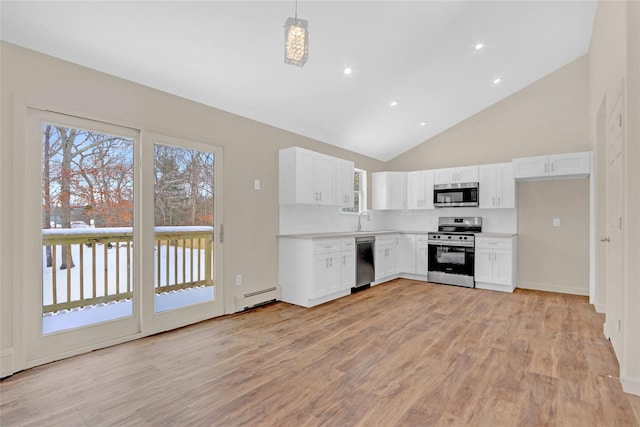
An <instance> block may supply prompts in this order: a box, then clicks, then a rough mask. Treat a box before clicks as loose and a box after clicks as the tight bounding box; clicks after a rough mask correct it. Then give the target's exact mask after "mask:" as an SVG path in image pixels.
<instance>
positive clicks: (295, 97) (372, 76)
mask: <svg viewBox="0 0 640 427" xmlns="http://www.w3.org/2000/svg"><path fill="white" fill-rule="evenodd" d="M0 7H1V16H2V17H1V27H0V28H1V37H2V39H3V40H5V41H8V42H10V43H14V44H17V45H20V46H24V47H26V48H29V49H33V50H36V51H39V52H43V53H46V54H49V55H52V56H55V57H58V58H62V59H65V60H68V61H71V62H74V63H77V64H80V65H83V66H86V67H90V68H93V69H96V70H99V71H102V72H106V73H109V74H112V75H115V76H118V77H122V78H125V79H127V80H131V81H134V82H138V83H141V84H143V85H146V86H150V87H153V88H156V89H160V90H163V91H166V92H169V93H172V94H175V95H179V96H182V97H184V98H188V99H191V100H194V101H197V102H201V103H203V104H206V105H210V106H212V107H215V108H219V109H221V110H225V111H228V112H231V113H235V114H238V115H241V116H244V117H248V118H251V119H254V120H257V121H260V122H263V123H266V124H269V125H272V126H276V127H278V128H282V129H285V130H288V131H291V132H295V133H298V134H300V135H304V136H307V137H310V138H314V139H317V140H320V141H323V142H326V143H329V144H333V145H336V146H340V147H343V148H346V149H348V150H352V151H355V152H358V153H361V154H364V155H367V156H370V157H373V158H376V159H379V160H382V161H387V160H390V159H391V158H393V157H395V156H397V155H399V154H401V153H403V152H405V151H407V150H409V149H411V148H412V147H414V146H416V145H418V144H420V143H422V142H424V141H426V140H428V139H429V138H431V137H433V136H435V135H437V134H439V133H441V132H443V131H444V130H446V129H448V128H450V127H452V126H455V125H456V124H457V123H459V122H461V121H463V120H464V119H466V118H467V117H469V116H471V115H473V114H475V113H477V112H479V111H481V110H483V109H485V108H487V107H488V106H490V105H492V104H494V103H496V102H498V101H500V100H501V99H503V98H505V97H507V96H509V95H510V94H512V93H514V92H517V91H518V90H520V89H522V88H523V87H525V86H527V85H529V84H531V83H533V82H534V81H536V80H538V79H540V78H542V77H544V76H545V75H547V74H549V73H551V72H553V71H554V70H556V69H558V68H561V67H562V66H564V65H566V64H568V63H569V62H571V61H573V60H574V59H576V58H578V57H580V56H582V55H584V54H586V53H587V51H588V48H589V42H590V39H591V31H592V27H593V22H594V17H595V10H596V2H595V1H591V0H583V1H304V0H300V1H299V2H298V18H301V19H306V20H308V21H309V40H310V41H309V59H308V61H307V63H306V64H305V65H304V67H295V66H292V65H286V64H285V63H284V49H283V45H284V29H283V25H284V22H285V20H286V19H287V18H288V17H290V16H293V15H294V10H295V1H196V2H191V1H139V2H130V1H126V2H125V1H113V2H91V1H83V2H79V1H68V2H64V1H41V2H39V1H2V2H1V6H0ZM480 44H482V45H483V46H482V48H478V49H476V47H478V45H480ZM345 68H350V69H351V74H348V75H347V74H345V73H344V70H345ZM498 79H499V82H498ZM394 102H395V103H396V104H395V105H392V104H393V103H394Z"/></svg>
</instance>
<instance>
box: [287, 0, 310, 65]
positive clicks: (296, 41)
mask: <svg viewBox="0 0 640 427" xmlns="http://www.w3.org/2000/svg"><path fill="white" fill-rule="evenodd" d="M308 26H309V22H308V21H306V20H304V19H298V0H296V13H295V18H287V20H286V21H285V23H284V63H285V64H291V65H296V66H298V67H302V66H303V65H304V63H305V62H307V58H308V57H309V30H308Z"/></svg>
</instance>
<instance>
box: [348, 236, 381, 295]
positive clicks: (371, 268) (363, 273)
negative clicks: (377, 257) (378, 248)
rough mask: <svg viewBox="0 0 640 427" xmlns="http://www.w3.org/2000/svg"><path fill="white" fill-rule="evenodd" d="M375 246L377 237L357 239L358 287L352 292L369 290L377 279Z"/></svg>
mask: <svg viewBox="0 0 640 427" xmlns="http://www.w3.org/2000/svg"><path fill="white" fill-rule="evenodd" d="M375 244H376V237H375V236H362V237H356V286H355V287H354V288H353V289H352V292H354V291H359V290H362V289H366V288H368V287H369V286H371V282H373V281H374V280H375V279H376V268H375V265H374V263H373V252H374V249H375Z"/></svg>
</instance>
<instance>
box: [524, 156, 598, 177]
mask: <svg viewBox="0 0 640 427" xmlns="http://www.w3.org/2000/svg"><path fill="white" fill-rule="evenodd" d="M590 171H591V152H590V151H586V152H581V153H566V154H554V155H550V156H537V157H521V158H517V159H513V176H514V178H515V179H555V178H583V177H586V176H588V175H589V173H590Z"/></svg>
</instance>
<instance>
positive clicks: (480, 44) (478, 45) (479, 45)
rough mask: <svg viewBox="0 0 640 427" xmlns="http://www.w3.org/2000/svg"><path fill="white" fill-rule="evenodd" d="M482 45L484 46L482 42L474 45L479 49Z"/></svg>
mask: <svg viewBox="0 0 640 427" xmlns="http://www.w3.org/2000/svg"><path fill="white" fill-rule="evenodd" d="M483 47H484V43H478V44H477V45H476V50H480V49H482V48H483Z"/></svg>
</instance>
